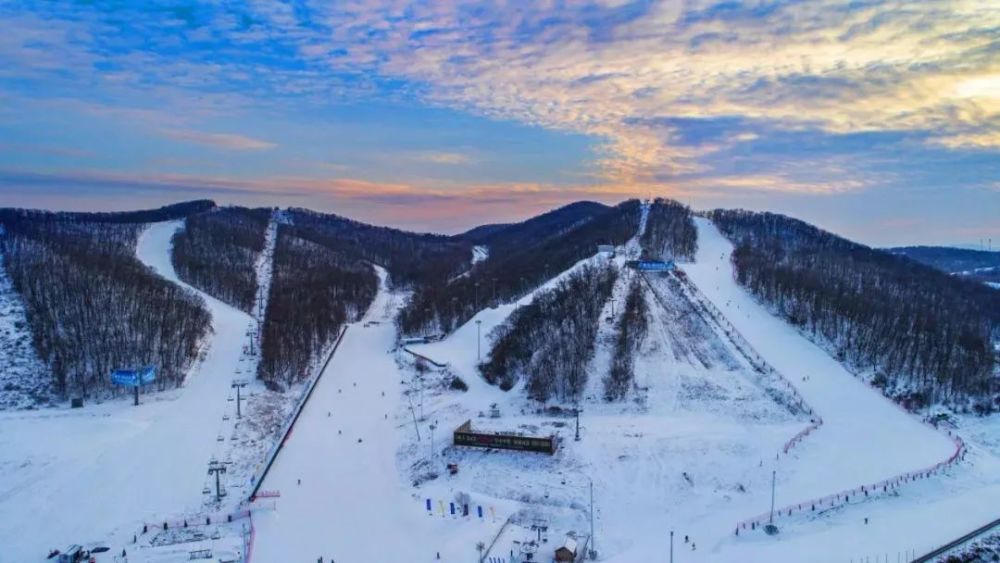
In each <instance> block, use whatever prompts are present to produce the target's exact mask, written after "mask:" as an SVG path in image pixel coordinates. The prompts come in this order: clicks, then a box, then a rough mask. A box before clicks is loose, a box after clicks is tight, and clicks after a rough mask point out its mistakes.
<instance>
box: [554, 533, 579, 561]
mask: <svg viewBox="0 0 1000 563" xmlns="http://www.w3.org/2000/svg"><path fill="white" fill-rule="evenodd" d="M556 561H568V562H570V563H572V562H573V561H576V538H574V537H573V536H566V539H565V540H564V541H563V544H562V545H561V546H559V547H558V548H557V549H556Z"/></svg>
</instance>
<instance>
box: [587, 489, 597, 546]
mask: <svg viewBox="0 0 1000 563" xmlns="http://www.w3.org/2000/svg"><path fill="white" fill-rule="evenodd" d="M587 480H588V481H590V559H591V560H594V559H597V540H596V539H595V538H594V480H593V479H591V478H590V477H587Z"/></svg>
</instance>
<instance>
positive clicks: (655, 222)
mask: <svg viewBox="0 0 1000 563" xmlns="http://www.w3.org/2000/svg"><path fill="white" fill-rule="evenodd" d="M639 243H640V245H641V246H642V254H643V258H647V259H654V260H693V259H694V253H695V250H697V248H698V231H697V230H696V229H695V226H694V220H693V219H692V218H691V209H689V208H688V207H687V206H686V205H682V204H680V203H678V202H676V201H673V200H670V199H663V198H657V199H656V200H655V201H654V202H653V203H652V205H650V207H649V216H648V217H647V219H646V230H645V231H643V233H642V237H641V238H640V239H639Z"/></svg>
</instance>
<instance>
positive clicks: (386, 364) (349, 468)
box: [254, 270, 509, 562]
mask: <svg viewBox="0 0 1000 563" xmlns="http://www.w3.org/2000/svg"><path fill="white" fill-rule="evenodd" d="M380 277H381V280H382V283H381V284H380V291H379V294H378V296H377V297H376V299H375V301H374V303H373V304H372V306H371V308H370V309H369V311H368V313H367V314H366V316H365V318H364V319H363V320H362V321H361V322H358V323H354V324H353V325H351V326H350V328H349V329H348V331H347V333H346V335H345V336H344V339H343V341H342V342H341V345H340V348H339V349H338V351H337V353H336V355H335V356H334V357H333V360H332V361H331V362H330V364H329V366H328V367H327V369H326V371H325V373H324V374H323V376H322V378H321V379H320V381H319V383H318V384H317V386H316V389H315V391H314V392H313V396H312V398H311V399H310V401H309V403H307V404H306V406H305V408H304V410H303V412H302V414H301V416H300V418H299V420H298V423H297V424H296V427H295V430H294V431H293V433H292V435H291V437H290V438H289V440H288V441H287V442H286V444H285V446H284V448H283V449H282V451H281V454H280V456H279V457H278V459H277V461H276V462H275V464H274V466H273V467H272V468H271V471H270V473H269V474H268V476H267V479H266V480H265V481H264V485H263V488H264V489H267V490H279V491H280V493H281V498H280V500H279V501H278V506H277V509H276V510H275V511H273V512H268V513H263V514H261V515H260V516H257V517H255V519H254V521H255V526H256V531H257V535H256V538H257V539H256V543H255V549H254V560H255V561H316V560H317V558H319V557H323V558H324V559H323V560H324V561H332V560H336V561H345V562H352V561H359V562H361V561H433V560H434V558H435V556H436V554H437V553H438V552H440V553H441V556H442V560H444V561H458V560H459V558H460V557H461V558H463V559H465V560H469V559H471V557H474V556H475V553H476V552H475V549H474V546H475V543H476V542H477V541H484V542H488V541H489V540H490V538H491V536H492V535H494V534H495V533H496V532H497V531H498V530H499V528H500V526H501V525H502V524H503V521H504V519H505V518H506V517H507V513H508V512H509V509H508V508H507V507H506V506H505V505H504V504H501V503H492V504H490V505H489V506H487V509H486V512H485V515H486V516H485V517H484V518H483V519H482V520H480V519H479V518H472V519H461V518H451V517H450V511H449V516H447V517H442V516H441V515H440V514H439V513H436V512H432V513H431V515H429V514H428V513H427V511H426V510H425V500H424V499H421V498H418V497H417V496H415V495H414V494H413V493H411V491H410V489H409V483H407V482H404V481H403V480H402V479H401V475H400V474H399V471H398V470H397V468H396V464H395V458H396V450H397V447H398V445H399V443H400V441H401V440H402V438H403V435H404V433H406V432H410V431H412V427H410V426H409V424H408V423H407V422H406V419H402V418H398V417H397V407H398V405H399V401H400V393H401V385H400V380H399V377H400V375H399V373H398V371H397V366H396V361H397V355H396V354H397V353H396V352H393V349H394V344H395V328H394V326H393V323H392V319H393V317H394V315H395V313H396V310H397V307H398V304H399V300H398V296H396V295H394V294H392V293H390V292H389V291H388V289H387V285H386V277H385V275H384V272H382V271H381V270H380ZM439 439H441V437H440V436H439ZM438 500H443V501H444V502H446V503H448V502H450V499H447V498H444V499H435V502H434V507H435V510H436V509H437V506H438V503H437V501H438ZM473 502H475V499H473ZM490 506H491V507H492V508H493V510H492V511H490V510H489V508H490Z"/></svg>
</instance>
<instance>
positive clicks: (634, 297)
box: [604, 276, 649, 401]
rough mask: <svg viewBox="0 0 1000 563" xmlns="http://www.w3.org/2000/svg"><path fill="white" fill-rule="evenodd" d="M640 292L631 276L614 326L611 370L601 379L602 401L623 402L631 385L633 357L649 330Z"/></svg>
mask: <svg viewBox="0 0 1000 563" xmlns="http://www.w3.org/2000/svg"><path fill="white" fill-rule="evenodd" d="M644 289H645V288H644V287H643V285H642V281H641V280H640V279H639V277H638V276H635V277H633V278H632V281H631V282H630V284H629V288H628V295H627V296H626V297H625V309H624V310H623V311H622V314H621V317H619V318H618V322H617V325H616V327H615V328H616V329H617V334H616V336H615V346H614V351H613V353H612V356H611V370H610V371H609V372H608V375H607V377H606V378H605V379H604V398H605V400H608V401H620V400H622V399H624V398H625V397H626V395H627V394H628V392H629V390H630V389H631V388H632V385H633V383H634V382H635V370H634V368H635V365H634V364H635V354H636V352H638V351H639V346H640V345H641V344H642V341H643V339H644V338H646V332H647V331H648V330H649V306H648V305H647V304H646V297H645V293H644Z"/></svg>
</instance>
